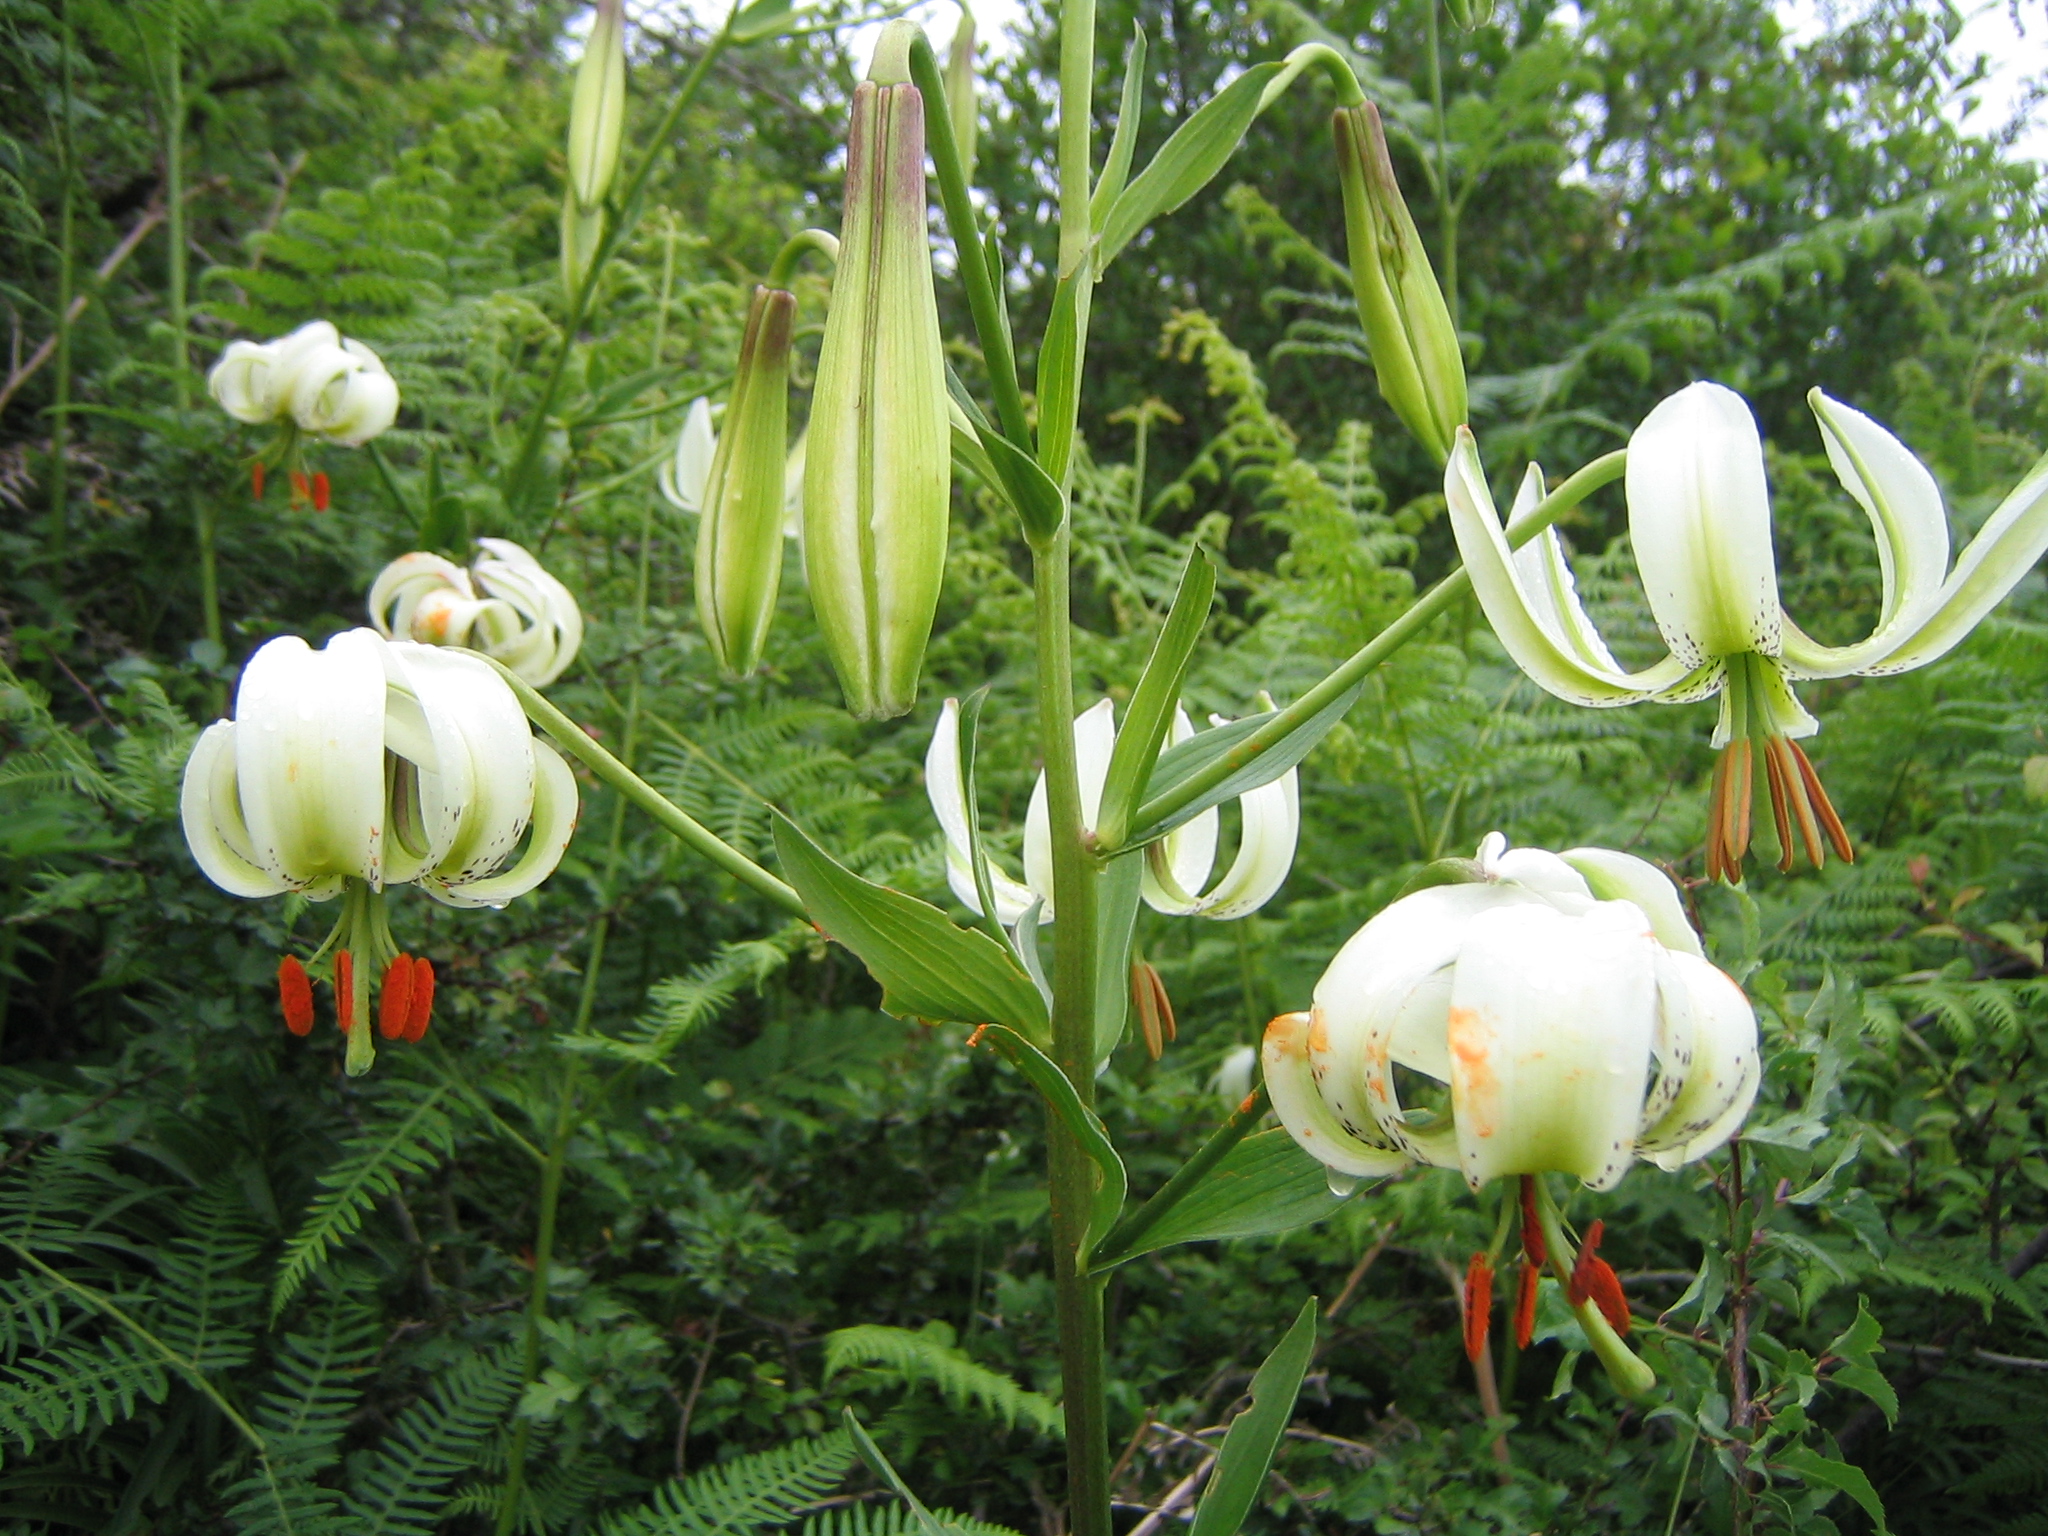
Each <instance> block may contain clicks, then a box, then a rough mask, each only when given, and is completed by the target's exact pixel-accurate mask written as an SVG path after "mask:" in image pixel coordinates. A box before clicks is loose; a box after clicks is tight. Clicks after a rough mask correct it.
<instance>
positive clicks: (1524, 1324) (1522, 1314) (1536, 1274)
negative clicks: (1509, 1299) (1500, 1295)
mask: <svg viewBox="0 0 2048 1536" xmlns="http://www.w3.org/2000/svg"><path fill="white" fill-rule="evenodd" d="M1542 1273H1543V1271H1542V1268H1541V1266H1540V1265H1536V1264H1524V1265H1523V1266H1522V1278H1521V1280H1520V1281H1519V1282H1517V1284H1516V1286H1515V1348H1517V1349H1527V1348H1528V1347H1529V1341H1530V1340H1531V1339H1533V1338H1534V1337H1535V1336H1536V1283H1537V1281H1538V1280H1539V1279H1540V1278H1541V1276H1542Z"/></svg>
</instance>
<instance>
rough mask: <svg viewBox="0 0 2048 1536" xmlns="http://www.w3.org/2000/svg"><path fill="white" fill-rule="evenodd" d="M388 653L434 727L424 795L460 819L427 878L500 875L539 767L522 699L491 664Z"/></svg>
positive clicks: (400, 645)
mask: <svg viewBox="0 0 2048 1536" xmlns="http://www.w3.org/2000/svg"><path fill="white" fill-rule="evenodd" d="M391 650H392V651H393V652H394V653H395V660H396V662H397V663H398V666H399V668H400V669H402V675H403V676H405V677H406V678H407V680H408V681H409V683H410V689H411V691H412V693H413V694H414V695H415V696H416V697H417V698H418V699H419V701H420V705H421V708H422V709H423V710H424V711H425V714H426V717H427V719H428V720H429V721H430V722H432V723H433V725H434V726H435V728H436V733H435V741H436V746H437V747H438V748H439V751H440V763H439V765H438V769H439V771H438V772H434V773H427V772H422V773H421V775H420V792H421V796H422V798H423V800H424V801H425V802H426V803H427V804H428V805H430V806H431V805H432V804H434V803H435V801H436V800H437V799H438V800H439V801H440V802H441V803H443V804H444V805H446V806H448V807H449V808H451V809H454V810H455V811H456V812H457V818H458V819H457V824H456V826H455V828H454V831H453V834H452V835H451V836H449V837H447V838H446V839H445V843H444V841H443V839H441V838H440V837H436V839H435V841H436V844H437V846H440V847H441V849H442V851H441V852H440V854H439V857H438V858H437V859H436V860H435V862H434V865H433V867H432V869H431V870H430V871H429V872H428V874H427V875H426V876H423V877H422V878H423V881H428V882H431V883H435V884H439V885H443V886H449V887H458V886H464V885H467V884H470V883H471V882H473V881H478V880H481V879H483V878H484V877H485V876H487V875H490V874H493V873H495V872H496V871H497V869H498V868H499V866H501V865H502V864H503V863H504V862H505V861H506V860H507V859H508V858H510V857H511V855H512V851H513V850H514V849H515V848H517V847H518V846H519V839H520V837H521V836H522V835H523V834H524V833H525V831H526V826H527V822H528V819H529V818H530V817H531V815H532V812H533V796H534V774H535V771H536V770H535V754H534V752H533V751H532V745H533V732H532V730H531V729H530V728H529V727H528V725H527V723H526V713H525V711H524V710H522V709H521V708H520V707H519V700H518V698H517V697H516V696H515V695H514V694H513V692H512V690H511V689H510V688H508V687H507V686H506V685H505V680H504V678H503V677H502V676H500V675H499V674H498V673H497V672H496V671H495V670H493V669H492V667H491V666H490V664H489V663H487V662H485V661H483V660H481V659H480V658H478V657H475V656H469V655H465V654H464V653H462V652H461V651H453V650H443V649H440V648H438V647H435V646H431V645H414V644H410V643H408V642H404V641H396V642H393V644H392V645H391ZM465 759H466V762H465ZM465 779H466V781H467V788H466V792H465V789H464V782H463V781H464V780H465ZM551 867H552V866H551Z"/></svg>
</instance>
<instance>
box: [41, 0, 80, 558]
mask: <svg viewBox="0 0 2048 1536" xmlns="http://www.w3.org/2000/svg"><path fill="white" fill-rule="evenodd" d="M58 22H59V26H60V28H61V30H62V32H63V48H64V54H63V61H62V63H61V65H60V67H59V70H58V90H59V93H60V95H61V97H62V100H61V101H60V103H59V106H58V117H57V167H58V176H59V177H60V178H61V180H62V186H61V189H60V190H59V192H58V198H57V388H56V404H55V409H54V412H53V416H52V419H51V422H50V525H49V533H48V548H49V552H50V559H51V561H52V562H53V563H55V562H59V561H62V560H63V558H64V546H65V543H66V540H67V537H68V534H69V524H70V503H71V485H70V479H71V292H72V289H73V287H74V286H75V285H76V281H77V265H78V227H77V218H76V205H77V192H78V161H77V148H78V147H77V143H76V141H75V139H74V126H75V125H74V123H73V120H72V110H73V103H72V92H73V87H74V81H73V78H72V57H71V48H72V33H71V0H64V4H63V6H62V7H61V8H60V10H59V12H58Z"/></svg>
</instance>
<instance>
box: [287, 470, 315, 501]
mask: <svg viewBox="0 0 2048 1536" xmlns="http://www.w3.org/2000/svg"><path fill="white" fill-rule="evenodd" d="M312 495H313V487H312V485H311V483H310V482H308V481H307V479H306V472H305V471H304V470H301V469H295V470H293V471H292V500H293V502H294V503H296V502H301V501H307V500H310V499H311V498H312Z"/></svg>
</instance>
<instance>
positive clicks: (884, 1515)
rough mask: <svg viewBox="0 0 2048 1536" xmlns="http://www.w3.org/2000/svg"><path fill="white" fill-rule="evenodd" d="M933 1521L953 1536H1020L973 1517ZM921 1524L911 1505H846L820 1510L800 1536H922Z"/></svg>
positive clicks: (935, 1514)
mask: <svg viewBox="0 0 2048 1536" xmlns="http://www.w3.org/2000/svg"><path fill="white" fill-rule="evenodd" d="M931 1513H932V1518H933V1519H934V1520H936V1521H938V1523H939V1528H940V1529H941V1530H944V1531H947V1532H949V1533H952V1536H1017V1533H1016V1532H1015V1531H1013V1530H1011V1529H1010V1528H1009V1527H1008V1526H1006V1525H993V1524H991V1523H990V1522H988V1521H986V1520H977V1519H975V1518H974V1516H972V1515H962V1514H956V1513H955V1512H954V1511H952V1510H950V1509H935V1510H933V1511H932V1512H931ZM923 1530H924V1525H923V1522H921V1521H920V1520H919V1519H918V1518H917V1516H916V1515H915V1514H913V1513H912V1512H911V1509H910V1506H909V1505H907V1504H898V1503H889V1504H843V1505H841V1506H840V1507H839V1508H837V1509H824V1510H820V1511H819V1512H818V1513H817V1514H815V1515H812V1516H811V1517H810V1518H809V1519H807V1520H805V1521H804V1523H803V1524H802V1525H801V1526H799V1527H798V1528H797V1536H921V1533H922V1532H923Z"/></svg>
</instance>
